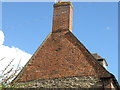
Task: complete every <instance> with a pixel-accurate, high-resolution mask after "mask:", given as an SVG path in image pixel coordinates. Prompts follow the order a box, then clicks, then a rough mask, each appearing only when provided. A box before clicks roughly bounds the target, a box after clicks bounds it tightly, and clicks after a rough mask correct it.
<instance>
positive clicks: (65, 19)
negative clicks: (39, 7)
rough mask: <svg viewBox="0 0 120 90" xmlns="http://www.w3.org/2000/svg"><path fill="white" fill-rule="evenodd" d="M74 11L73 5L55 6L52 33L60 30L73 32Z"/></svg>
mask: <svg viewBox="0 0 120 90" xmlns="http://www.w3.org/2000/svg"><path fill="white" fill-rule="evenodd" d="M72 9H73V7H72V4H71V3H64V4H61V5H56V4H54V15H53V26H52V32H55V31H57V30H58V29H61V30H64V29H68V30H70V31H72V16H73V15H72V14H73V13H72V12H73V10H72Z"/></svg>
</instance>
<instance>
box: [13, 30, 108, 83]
mask: <svg viewBox="0 0 120 90" xmlns="http://www.w3.org/2000/svg"><path fill="white" fill-rule="evenodd" d="M91 75H94V76H96V77H110V74H109V72H107V71H106V69H104V68H103V67H102V66H101V65H100V64H99V63H98V62H97V60H96V59H95V58H94V57H93V56H92V55H91V53H89V51H88V50H87V49H86V48H85V47H84V45H83V44H82V43H81V42H80V41H79V40H78V39H77V38H76V37H75V36H74V35H73V34H72V33H71V32H70V31H69V30H64V31H61V30H59V31H58V32H54V33H50V35H49V36H48V37H47V38H46V40H45V41H44V42H43V44H42V45H41V46H40V47H39V48H38V50H37V51H36V52H35V54H34V55H33V56H32V58H31V59H30V60H29V61H28V63H27V64H26V65H25V67H24V68H23V70H22V71H21V72H20V74H19V75H18V76H17V77H16V78H15V81H17V82H21V81H30V80H37V79H43V78H44V79H45V78H56V77H57V78H60V77H70V76H91Z"/></svg>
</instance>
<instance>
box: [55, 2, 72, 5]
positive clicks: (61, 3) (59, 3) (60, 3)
mask: <svg viewBox="0 0 120 90" xmlns="http://www.w3.org/2000/svg"><path fill="white" fill-rule="evenodd" d="M63 4H71V2H58V3H55V4H54V5H63Z"/></svg>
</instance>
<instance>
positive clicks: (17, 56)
mask: <svg viewBox="0 0 120 90" xmlns="http://www.w3.org/2000/svg"><path fill="white" fill-rule="evenodd" d="M3 42H4V33H3V32H2V31H1V30H0V70H4V69H5V67H6V66H7V65H8V64H9V63H10V61H11V60H12V59H14V61H13V62H12V64H11V65H14V68H16V67H17V65H18V63H19V61H20V60H21V62H20V66H24V65H25V64H26V63H27V62H28V60H29V59H30V57H31V55H30V54H29V53H26V52H24V51H22V50H20V49H19V48H16V47H14V46H12V47H8V46H5V45H3ZM2 58H4V59H3V60H2ZM0 73H1V71H0Z"/></svg>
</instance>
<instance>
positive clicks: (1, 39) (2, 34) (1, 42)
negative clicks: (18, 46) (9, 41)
mask: <svg viewBox="0 0 120 90" xmlns="http://www.w3.org/2000/svg"><path fill="white" fill-rule="evenodd" d="M3 42H4V33H3V32H2V31H1V30H0V45H2V44H3Z"/></svg>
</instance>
